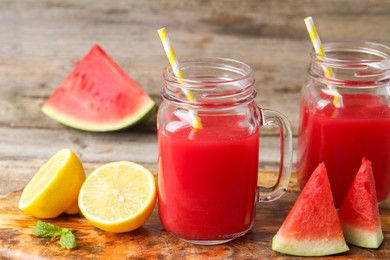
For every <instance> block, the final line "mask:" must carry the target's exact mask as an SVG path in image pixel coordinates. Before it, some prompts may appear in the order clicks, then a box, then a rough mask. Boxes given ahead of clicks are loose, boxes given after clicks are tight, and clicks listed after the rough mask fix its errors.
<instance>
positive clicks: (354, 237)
mask: <svg viewBox="0 0 390 260" xmlns="http://www.w3.org/2000/svg"><path fill="white" fill-rule="evenodd" d="M341 227H342V229H343V232H344V237H345V240H346V241H347V243H348V244H351V245H354V246H359V247H364V248H378V247H379V246H380V245H381V244H382V242H383V239H384V237H383V232H382V228H381V226H379V227H378V228H377V229H375V230H372V231H369V230H364V229H359V228H356V227H351V226H349V225H346V224H343V223H341Z"/></svg>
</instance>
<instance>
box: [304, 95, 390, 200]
mask: <svg viewBox="0 0 390 260" xmlns="http://www.w3.org/2000/svg"><path fill="white" fill-rule="evenodd" d="M343 102H344V108H337V107H335V106H333V105H332V104H331V103H330V104H329V105H328V106H326V107H324V108H323V109H321V110H316V111H314V112H311V111H309V110H308V109H305V108H304V107H302V105H303V104H301V111H302V114H301V124H300V135H299V140H298V158H299V159H298V162H297V172H298V177H299V179H298V182H299V184H300V186H301V188H303V186H304V185H305V183H306V182H307V180H308V179H309V177H310V174H311V173H312V172H313V170H314V169H315V167H316V166H317V165H318V164H319V163H320V162H325V165H326V168H327V170H328V176H329V181H330V183H331V188H332V193H333V199H334V202H335V205H336V207H339V206H340V205H341V203H342V201H343V199H344V197H345V195H346V193H347V192H348V189H349V187H350V185H351V184H352V181H353V179H354V177H355V175H356V173H357V171H358V169H359V166H360V164H361V159H362V158H363V157H366V158H367V159H369V160H371V162H372V167H373V172H374V176H375V179H376V190H377V196H378V201H382V200H384V199H385V198H386V196H387V194H388V193H389V188H390V108H389V106H388V105H387V104H386V103H383V102H381V100H380V99H379V98H378V97H377V96H374V95H368V94H365V95H363V94H361V95H353V94H349V95H347V94H346V95H343ZM362 103H364V106H362V105H361V104H362Z"/></svg>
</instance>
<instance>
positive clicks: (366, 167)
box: [338, 158, 383, 248]
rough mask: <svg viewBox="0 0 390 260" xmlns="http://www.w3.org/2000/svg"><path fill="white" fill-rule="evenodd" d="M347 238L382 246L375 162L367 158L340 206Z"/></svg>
mask: <svg viewBox="0 0 390 260" xmlns="http://www.w3.org/2000/svg"><path fill="white" fill-rule="evenodd" d="M338 214H339V219H340V223H341V227H342V229H343V231H344V236H345V240H346V241H347V242H348V243H350V244H352V245H356V246H360V247H366V248H378V247H379V246H380V244H381V243H382V241H383V232H382V227H381V220H380V216H379V209H378V201H377V197H376V190H375V179H374V175H373V171H372V167H371V162H370V161H369V160H367V159H366V158H363V160H362V164H361V166H360V169H359V171H358V173H357V174H356V176H355V179H354V181H353V182H352V185H351V187H350V189H349V191H348V193H347V195H346V197H345V198H344V201H343V203H342V204H341V207H340V209H339V212H338Z"/></svg>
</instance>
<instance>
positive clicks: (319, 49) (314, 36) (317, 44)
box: [304, 16, 344, 107]
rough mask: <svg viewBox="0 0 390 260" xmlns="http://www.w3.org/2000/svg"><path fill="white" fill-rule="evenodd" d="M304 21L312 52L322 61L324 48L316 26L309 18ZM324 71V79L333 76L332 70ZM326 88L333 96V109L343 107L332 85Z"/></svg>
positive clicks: (339, 96)
mask: <svg viewBox="0 0 390 260" xmlns="http://www.w3.org/2000/svg"><path fill="white" fill-rule="evenodd" d="M304 21H305V24H306V28H307V31H308V32H309V36H310V40H311V42H312V44H313V47H314V50H315V52H316V53H317V54H318V55H319V59H322V57H325V51H324V47H323V46H322V43H321V39H320V36H319V35H318V32H317V29H316V26H315V25H314V21H313V18H311V17H310V16H309V17H306V18H305V19H304ZM324 69H325V76H326V77H333V76H334V73H333V70H332V68H329V67H324ZM328 87H329V89H330V90H331V91H332V92H333V94H334V99H333V105H334V106H335V107H343V106H344V104H343V99H342V96H341V95H340V94H339V93H338V91H337V89H336V88H335V87H334V86H333V85H328Z"/></svg>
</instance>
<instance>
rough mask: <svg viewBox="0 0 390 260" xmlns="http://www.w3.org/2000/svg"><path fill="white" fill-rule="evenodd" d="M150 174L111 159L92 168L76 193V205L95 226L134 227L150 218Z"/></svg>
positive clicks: (108, 228)
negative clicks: (77, 194) (110, 161)
mask: <svg viewBox="0 0 390 260" xmlns="http://www.w3.org/2000/svg"><path fill="white" fill-rule="evenodd" d="M156 194H157V192H156V184H155V180H154V176H153V174H152V173H151V172H150V171H149V170H147V169H146V168H144V167H143V166H141V165H139V164H136V163H133V162H128V161H120V162H112V163H108V164H105V165H103V166H101V167H99V168H97V169H96V170H94V171H93V172H92V173H91V174H90V175H89V176H88V178H87V180H86V181H85V182H84V184H83V186H82V187H81V190H80V194H79V199H78V201H79V207H80V210H81V212H82V214H83V215H84V216H85V218H86V219H87V220H88V221H89V222H90V223H91V224H92V225H94V226H95V227H98V228H100V229H102V230H105V231H108V232H114V233H121V232H127V231H131V230H134V229H136V228H138V227H140V226H141V225H142V224H143V223H145V222H146V220H147V219H148V218H149V217H150V215H151V214H152V212H153V209H154V207H155V204H156Z"/></svg>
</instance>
